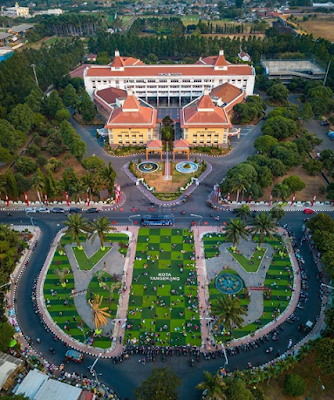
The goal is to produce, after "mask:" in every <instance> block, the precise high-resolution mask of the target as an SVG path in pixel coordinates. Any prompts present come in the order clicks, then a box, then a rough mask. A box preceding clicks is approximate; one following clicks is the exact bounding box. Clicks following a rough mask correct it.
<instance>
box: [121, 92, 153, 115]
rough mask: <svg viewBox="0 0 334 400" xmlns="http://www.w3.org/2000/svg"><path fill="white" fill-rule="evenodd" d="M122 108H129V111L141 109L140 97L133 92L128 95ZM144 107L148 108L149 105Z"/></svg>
mask: <svg viewBox="0 0 334 400" xmlns="http://www.w3.org/2000/svg"><path fill="white" fill-rule="evenodd" d="M122 108H123V110H124V111H125V110H127V111H134V110H137V111H139V110H140V104H139V101H138V99H137V98H136V97H135V96H134V95H132V94H131V95H130V96H127V97H126V99H125V101H124V104H123V107H122ZM142 108H148V107H142Z"/></svg>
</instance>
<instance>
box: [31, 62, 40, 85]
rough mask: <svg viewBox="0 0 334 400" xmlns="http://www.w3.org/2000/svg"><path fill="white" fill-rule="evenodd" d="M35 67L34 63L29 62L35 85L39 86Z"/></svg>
mask: <svg viewBox="0 0 334 400" xmlns="http://www.w3.org/2000/svg"><path fill="white" fill-rule="evenodd" d="M35 67H36V64H31V68H32V69H33V71H34V76H35V81H36V85H37V86H39V83H38V79H37V74H36V69H35Z"/></svg>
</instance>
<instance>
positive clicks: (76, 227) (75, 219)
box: [64, 214, 89, 250]
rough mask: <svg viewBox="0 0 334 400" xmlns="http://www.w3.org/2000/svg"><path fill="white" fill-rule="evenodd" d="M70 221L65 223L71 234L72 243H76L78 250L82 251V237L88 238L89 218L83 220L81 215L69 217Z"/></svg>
mask: <svg viewBox="0 0 334 400" xmlns="http://www.w3.org/2000/svg"><path fill="white" fill-rule="evenodd" d="M67 218H68V220H67V221H64V224H65V225H66V226H67V230H68V233H69V234H70V236H71V238H70V243H73V242H76V244H77V245H78V249H79V250H82V246H81V240H80V236H83V237H84V238H86V237H87V232H89V226H88V222H87V218H83V217H82V216H81V214H72V215H68V217H67Z"/></svg>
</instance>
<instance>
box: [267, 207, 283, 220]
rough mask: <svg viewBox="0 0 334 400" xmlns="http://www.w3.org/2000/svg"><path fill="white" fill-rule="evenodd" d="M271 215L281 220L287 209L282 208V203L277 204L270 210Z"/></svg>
mask: <svg viewBox="0 0 334 400" xmlns="http://www.w3.org/2000/svg"><path fill="white" fill-rule="evenodd" d="M270 215H271V216H272V217H273V218H274V219H276V221H280V220H281V219H282V218H283V217H284V215H285V211H284V209H283V208H282V206H281V205H278V206H275V207H273V208H272V209H271V210H270Z"/></svg>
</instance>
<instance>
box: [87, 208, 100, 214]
mask: <svg viewBox="0 0 334 400" xmlns="http://www.w3.org/2000/svg"><path fill="white" fill-rule="evenodd" d="M86 212H88V213H98V212H99V210H98V209H97V208H88V210H86Z"/></svg>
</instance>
